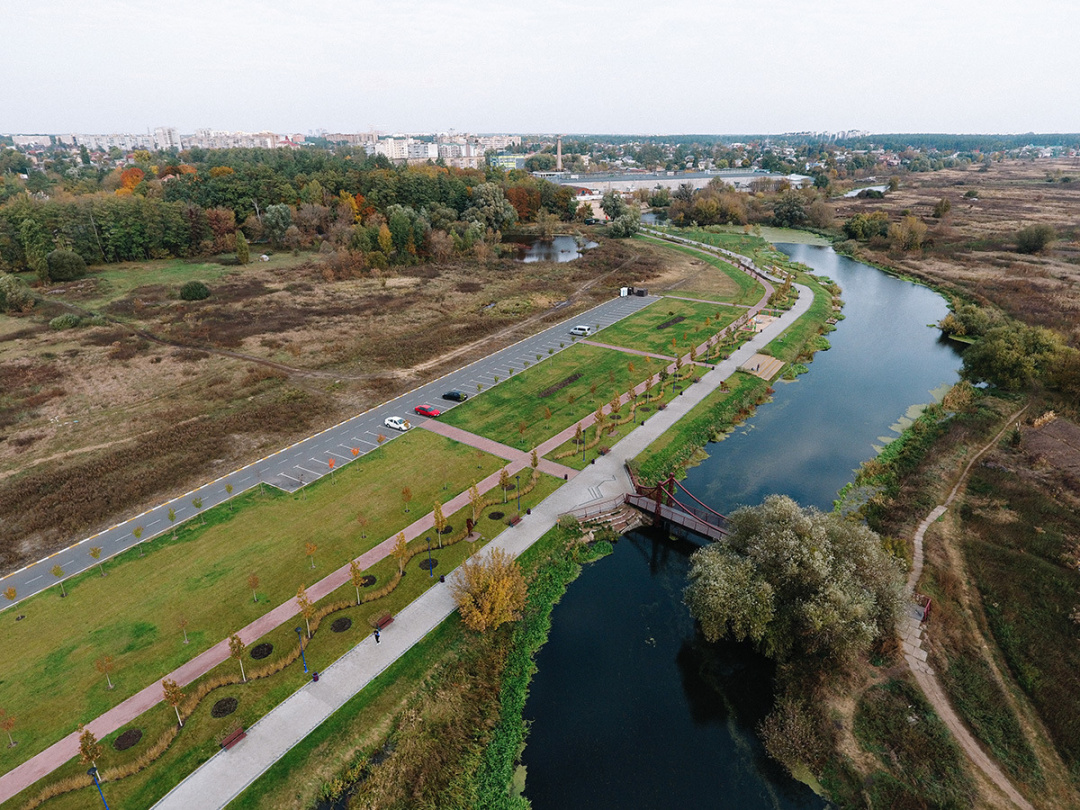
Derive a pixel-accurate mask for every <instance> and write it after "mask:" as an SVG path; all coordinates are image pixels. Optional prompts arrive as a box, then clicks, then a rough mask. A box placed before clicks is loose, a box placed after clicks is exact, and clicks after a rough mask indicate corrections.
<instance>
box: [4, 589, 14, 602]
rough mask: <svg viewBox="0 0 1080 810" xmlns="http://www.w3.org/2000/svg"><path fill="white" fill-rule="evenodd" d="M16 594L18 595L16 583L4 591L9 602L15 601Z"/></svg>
mask: <svg viewBox="0 0 1080 810" xmlns="http://www.w3.org/2000/svg"><path fill="white" fill-rule="evenodd" d="M15 596H16V591H15V586H14V585H12V586H11V587H10V588H8V589H6V590H5V591H4V597H5V598H6V599H7V600H8V601H9V602H14V601H15Z"/></svg>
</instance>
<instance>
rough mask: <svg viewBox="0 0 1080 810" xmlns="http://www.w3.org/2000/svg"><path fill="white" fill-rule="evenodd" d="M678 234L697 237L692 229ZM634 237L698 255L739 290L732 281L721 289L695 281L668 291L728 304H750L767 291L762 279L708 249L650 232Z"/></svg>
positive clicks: (759, 298) (697, 257) (696, 257)
mask: <svg viewBox="0 0 1080 810" xmlns="http://www.w3.org/2000/svg"><path fill="white" fill-rule="evenodd" d="M676 233H677V235H678V236H683V237H685V238H687V239H692V238H694V237H693V236H691V235H690V234H689V233H683V232H682V231H677V232H676ZM635 239H641V240H644V241H646V242H650V243H652V244H654V245H663V246H664V247H666V248H669V249H670V250H676V251H678V252H679V253H685V254H686V255H688V256H693V257H694V258H695V259H698V260H700V261H703V262H705V263H706V264H710V265H712V266H713V267H715V268H716V269H717V270H719V271H720V272H721V273H723V274H724V276H726V278H727V281H728V282H730V283H731V284H732V285H734V287H735V288H736V290H737V291H736V292H734V293H732V291H730V285H729V284H723V285H720V289H721V290H722V291H720V292H718V291H717V289H716V285H705V286H701V287H695V286H693V285H691V286H689V287H687V288H686V289H680V290H667V291H666V292H667V294H668V295H686V296H689V297H691V298H704V299H705V300H707V301H717V302H719V303H727V304H742V305H744V306H751V305H752V304H756V303H757V302H758V301H760V300H761V296H763V295H764V294H765V288H764V287H763V286H762V285H761V282H759V281H755V280H754V279H753V278H751V277H750V276H749V275H747V274H746V273H744V272H743V271H742V270H736V269H735V268H734V267H732V266H731V264H730V263H728V262H726V261H724V260H723V259H720V258H718V257H714V256H709V255H708V254H706V253H702V252H701V251H699V250H695V249H694V248H689V247H684V246H682V245H678V244H676V243H674V242H668V241H665V240H663V239H654V238H652V237H650V236H636V237H635ZM698 241H701V242H704V241H706V240H704V239H700V240H698Z"/></svg>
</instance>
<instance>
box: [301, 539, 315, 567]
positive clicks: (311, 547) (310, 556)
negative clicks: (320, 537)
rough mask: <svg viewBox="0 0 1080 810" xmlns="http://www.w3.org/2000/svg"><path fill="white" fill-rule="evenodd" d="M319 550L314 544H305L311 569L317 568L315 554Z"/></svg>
mask: <svg viewBox="0 0 1080 810" xmlns="http://www.w3.org/2000/svg"><path fill="white" fill-rule="evenodd" d="M318 550H319V547H318V546H317V545H315V544H314V543H304V553H305V554H307V556H308V559H309V560H311V567H312V568H314V567H315V552H316V551H318Z"/></svg>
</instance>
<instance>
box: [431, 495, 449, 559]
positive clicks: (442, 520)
mask: <svg viewBox="0 0 1080 810" xmlns="http://www.w3.org/2000/svg"><path fill="white" fill-rule="evenodd" d="M431 518H432V525H434V527H435V539H437V540H438V541H439V548H442V536H443V531H444V530H445V529H446V516H445V515H443V511H442V504H441V503H439V502H438V501H435V508H434V509H433V510H432V514H431Z"/></svg>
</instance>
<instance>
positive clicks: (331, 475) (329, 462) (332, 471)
mask: <svg viewBox="0 0 1080 810" xmlns="http://www.w3.org/2000/svg"><path fill="white" fill-rule="evenodd" d="M326 464H327V466H328V467H329V468H330V483H331V484H332V483H334V460H333V459H332V458H330V459H327V460H326Z"/></svg>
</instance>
